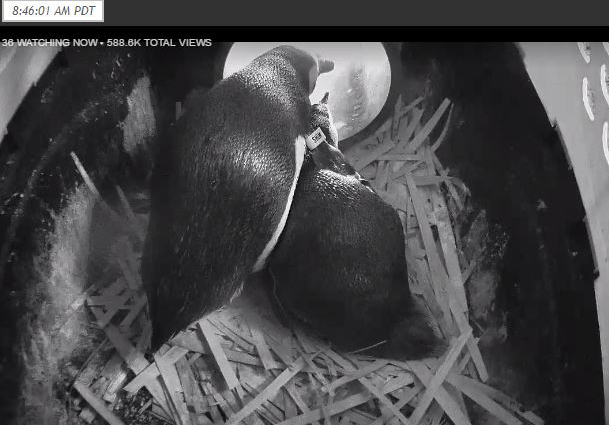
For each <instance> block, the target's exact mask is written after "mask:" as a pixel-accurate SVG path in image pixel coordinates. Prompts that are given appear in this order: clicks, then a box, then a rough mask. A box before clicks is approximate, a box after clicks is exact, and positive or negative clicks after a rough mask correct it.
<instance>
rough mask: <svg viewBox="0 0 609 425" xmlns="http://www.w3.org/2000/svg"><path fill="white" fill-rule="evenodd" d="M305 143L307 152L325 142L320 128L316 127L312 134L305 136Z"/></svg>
mask: <svg viewBox="0 0 609 425" xmlns="http://www.w3.org/2000/svg"><path fill="white" fill-rule="evenodd" d="M306 141H307V147H308V148H309V150H313V149H315V148H316V147H317V146H319V145H320V144H322V143H323V142H325V141H326V136H325V135H324V133H323V131H321V128H319V127H317V128H316V129H315V131H314V132H313V133H311V134H309V135H308V136H307V138H306Z"/></svg>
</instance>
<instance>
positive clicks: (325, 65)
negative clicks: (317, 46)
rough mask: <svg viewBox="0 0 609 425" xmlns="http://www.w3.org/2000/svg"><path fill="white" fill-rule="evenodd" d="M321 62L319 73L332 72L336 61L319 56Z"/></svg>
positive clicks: (319, 62)
mask: <svg viewBox="0 0 609 425" xmlns="http://www.w3.org/2000/svg"><path fill="white" fill-rule="evenodd" d="M318 64H319V73H320V74H325V73H326V72H330V71H332V70H333V69H334V62H332V61H331V60H328V59H324V58H318Z"/></svg>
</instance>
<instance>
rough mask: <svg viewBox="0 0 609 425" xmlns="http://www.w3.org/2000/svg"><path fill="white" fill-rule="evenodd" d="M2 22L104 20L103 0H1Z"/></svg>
mask: <svg viewBox="0 0 609 425" xmlns="http://www.w3.org/2000/svg"><path fill="white" fill-rule="evenodd" d="M2 22H104V0H2Z"/></svg>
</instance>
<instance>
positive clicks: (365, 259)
mask: <svg viewBox="0 0 609 425" xmlns="http://www.w3.org/2000/svg"><path fill="white" fill-rule="evenodd" d="M324 99H325V97H324ZM312 123H313V124H314V125H316V126H320V128H321V130H322V131H323V133H324V135H325V136H326V138H327V139H328V141H329V143H328V144H325V143H321V144H320V145H319V146H318V147H317V148H315V149H313V150H312V152H311V154H310V156H307V158H306V159H305V163H304V164H303V167H302V171H301V174H300V178H299V180H298V186H297V189H296V194H295V196H294V202H293V204H292V209H291V211H290V216H289V219H288V222H287V225H286V228H285V230H284V232H283V235H282V237H281V240H280V242H279V244H278V245H277V247H276V248H275V251H274V252H273V254H272V256H271V259H270V261H269V271H270V273H271V276H272V278H273V281H274V282H273V283H274V295H275V298H276V301H277V302H278V303H279V306H280V307H281V310H283V311H284V312H286V313H287V315H288V316H293V317H295V318H297V319H300V321H301V322H304V324H305V325H307V326H308V327H309V329H310V330H312V331H314V333H316V334H318V335H320V336H322V337H325V338H327V339H329V341H330V342H331V343H333V344H335V345H336V346H338V347H339V348H341V349H343V350H348V351H351V350H356V349H362V348H368V349H367V350H366V351H365V353H366V354H370V355H376V356H383V357H391V358H397V359H402V360H412V359H420V358H424V357H430V356H434V355H438V354H440V353H441V352H442V351H443V350H444V348H445V346H446V345H445V343H444V341H442V340H441V339H440V338H439V337H438V336H437V335H436V334H435V333H434V330H433V328H432V326H431V324H430V318H429V317H428V316H427V313H426V312H425V311H424V309H423V308H422V306H421V305H419V304H418V302H417V301H416V300H415V299H414V297H413V296H412V294H411V292H410V288H409V285H408V273H407V269H406V260H405V244H404V234H403V231H402V224H401V221H400V219H399V217H398V214H397V213H396V211H395V210H394V209H393V208H392V207H390V206H389V205H387V204H386V203H385V202H384V201H383V200H382V199H381V198H380V197H379V196H378V195H377V194H376V193H375V192H374V191H373V190H372V189H371V188H369V187H366V185H365V184H362V183H363V181H362V179H361V177H360V176H359V175H358V174H357V172H356V171H355V170H354V169H353V168H352V167H351V166H350V165H349V164H348V163H347V162H346V160H345V158H344V157H343V155H342V154H341V153H340V151H339V150H338V149H337V148H336V147H335V146H336V139H335V134H336V132H335V130H333V129H332V128H331V127H332V126H333V124H332V121H331V115H330V114H329V112H328V111H327V106H326V105H323V104H321V105H314V106H313V110H312Z"/></svg>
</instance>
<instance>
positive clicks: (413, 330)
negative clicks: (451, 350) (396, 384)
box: [385, 299, 448, 360]
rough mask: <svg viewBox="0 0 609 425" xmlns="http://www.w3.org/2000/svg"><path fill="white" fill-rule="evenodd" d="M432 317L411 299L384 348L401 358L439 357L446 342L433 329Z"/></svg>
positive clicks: (446, 345)
mask: <svg viewBox="0 0 609 425" xmlns="http://www.w3.org/2000/svg"><path fill="white" fill-rule="evenodd" d="M433 320H434V319H433V318H432V317H431V315H430V314H429V313H428V312H427V311H426V310H425V309H424V307H423V306H422V305H420V304H419V303H418V302H416V301H415V300H414V299H413V300H412V303H411V305H410V306H409V308H408V312H407V314H406V316H403V318H402V319H401V320H400V321H399V322H398V323H396V325H395V326H394V328H393V330H392V331H391V335H390V337H389V341H388V343H387V346H386V347H385V350H387V351H388V353H387V354H388V355H390V356H391V357H395V358H398V359H401V360H420V359H424V358H430V357H439V356H441V355H442V354H443V353H444V352H446V349H447V348H448V344H447V343H446V341H445V340H444V339H442V338H441V337H440V336H439V335H438V334H437V333H436V331H435V329H434V326H433V325H432V323H433Z"/></svg>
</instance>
